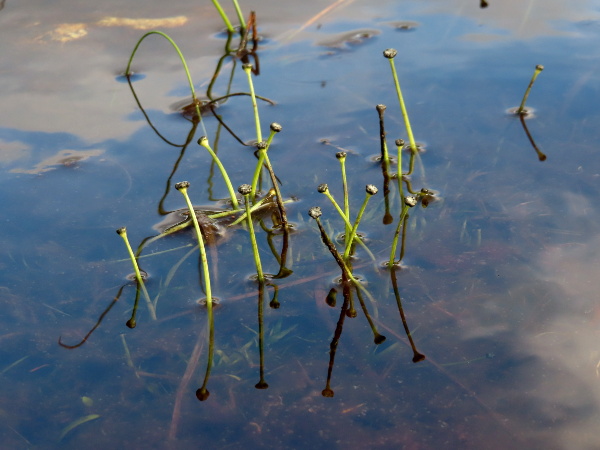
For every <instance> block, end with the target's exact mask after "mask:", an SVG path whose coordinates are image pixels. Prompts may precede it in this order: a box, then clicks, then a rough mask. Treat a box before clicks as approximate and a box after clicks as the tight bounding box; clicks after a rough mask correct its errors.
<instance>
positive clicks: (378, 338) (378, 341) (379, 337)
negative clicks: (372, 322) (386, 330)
mask: <svg viewBox="0 0 600 450" xmlns="http://www.w3.org/2000/svg"><path fill="white" fill-rule="evenodd" d="M383 341H385V336H382V335H381V334H377V335H376V336H375V338H374V339H373V342H375V344H376V345H379V344H381V343H382V342H383Z"/></svg>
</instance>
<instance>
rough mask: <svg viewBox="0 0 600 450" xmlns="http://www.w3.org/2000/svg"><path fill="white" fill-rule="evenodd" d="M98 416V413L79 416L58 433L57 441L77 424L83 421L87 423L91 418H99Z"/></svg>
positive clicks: (81, 423)
mask: <svg viewBox="0 0 600 450" xmlns="http://www.w3.org/2000/svg"><path fill="white" fill-rule="evenodd" d="M99 418H100V415H99V414H89V415H87V416H84V417H81V418H79V419H77V420H75V421H73V422H71V423H70V424H69V425H67V426H66V427H65V428H64V429H63V430H62V432H61V433H60V437H59V438H58V442H60V441H62V440H63V439H64V438H65V436H66V435H67V434H69V433H70V432H71V431H73V430H74V429H75V428H77V427H78V426H80V425H83V424H84V423H87V422H91V421H92V420H96V419H99Z"/></svg>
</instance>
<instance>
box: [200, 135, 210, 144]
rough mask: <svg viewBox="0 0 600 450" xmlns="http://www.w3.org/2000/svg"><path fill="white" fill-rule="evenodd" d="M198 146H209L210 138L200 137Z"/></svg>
mask: <svg viewBox="0 0 600 450" xmlns="http://www.w3.org/2000/svg"><path fill="white" fill-rule="evenodd" d="M198 144H199V145H202V146H204V145H208V138H207V137H206V136H200V139H198Z"/></svg>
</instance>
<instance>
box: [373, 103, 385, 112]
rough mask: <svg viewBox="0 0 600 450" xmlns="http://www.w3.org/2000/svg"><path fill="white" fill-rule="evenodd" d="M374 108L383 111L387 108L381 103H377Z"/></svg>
mask: <svg viewBox="0 0 600 450" xmlns="http://www.w3.org/2000/svg"><path fill="white" fill-rule="evenodd" d="M375 109H376V110H377V111H378V112H383V111H385V110H386V109H387V106H385V105H383V104H381V103H380V104H379V105H377V106H375Z"/></svg>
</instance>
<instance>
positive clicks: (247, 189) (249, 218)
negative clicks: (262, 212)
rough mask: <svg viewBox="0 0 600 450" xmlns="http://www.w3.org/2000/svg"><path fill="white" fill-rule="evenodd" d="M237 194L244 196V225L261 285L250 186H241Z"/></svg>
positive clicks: (261, 277) (261, 275) (262, 279)
mask: <svg viewBox="0 0 600 450" xmlns="http://www.w3.org/2000/svg"><path fill="white" fill-rule="evenodd" d="M238 192H239V193H240V194H242V195H243V196H244V203H245V204H246V223H247V224H248V233H249V234H250V242H251V243H252V253H253V254H254V264H255V265H256V273H257V275H258V281H259V283H261V284H262V283H264V281H265V276H264V274H263V270H262V264H261V263H260V253H259V252H258V245H257V244H256V235H255V234H254V224H253V223H252V213H251V211H250V185H248V184H242V185H241V186H240V187H239V188H238Z"/></svg>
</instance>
